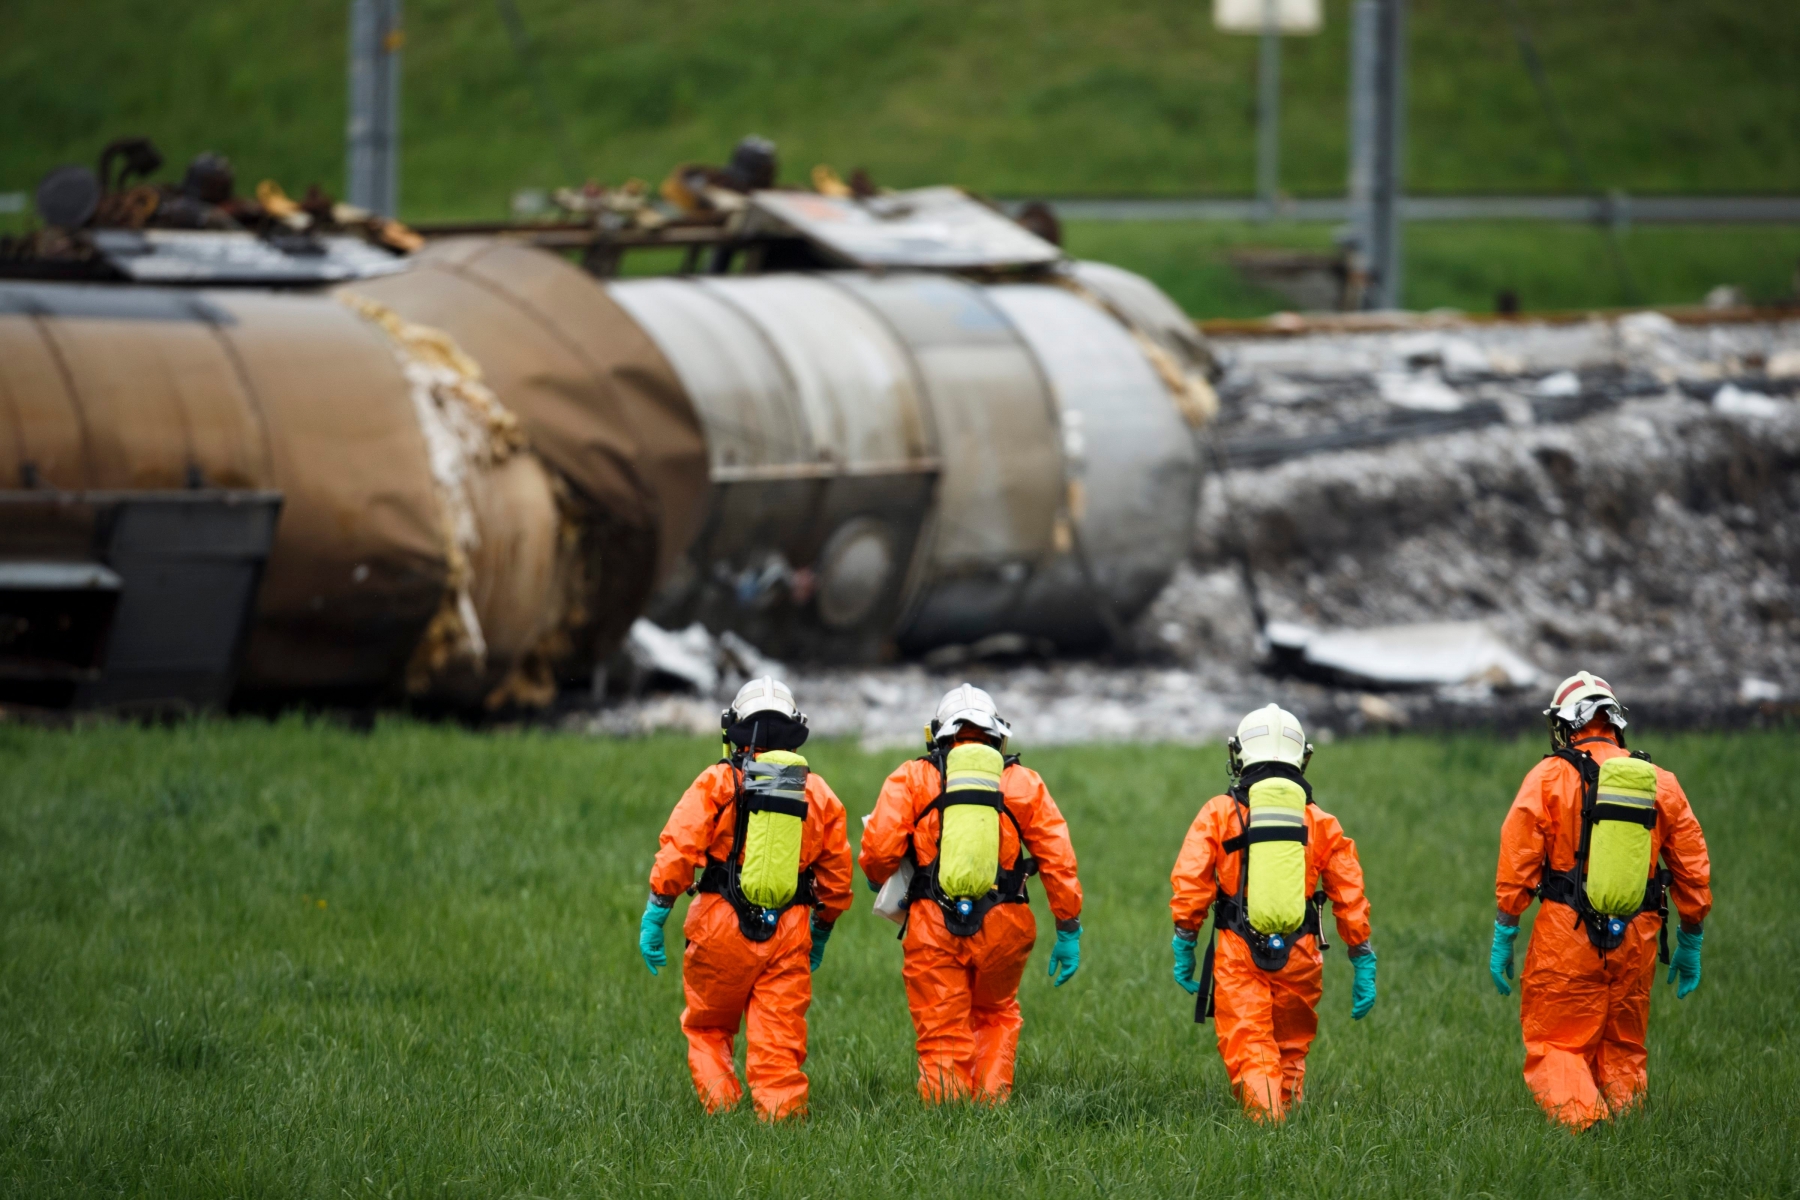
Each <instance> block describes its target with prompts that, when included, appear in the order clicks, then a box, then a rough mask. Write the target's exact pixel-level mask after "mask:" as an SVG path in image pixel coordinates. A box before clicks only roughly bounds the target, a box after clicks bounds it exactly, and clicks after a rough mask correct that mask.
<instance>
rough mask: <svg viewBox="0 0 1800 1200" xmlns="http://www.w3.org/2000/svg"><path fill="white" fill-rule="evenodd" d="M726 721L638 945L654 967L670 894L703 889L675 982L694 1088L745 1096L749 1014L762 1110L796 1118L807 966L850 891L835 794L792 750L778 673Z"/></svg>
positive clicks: (676, 827)
mask: <svg viewBox="0 0 1800 1200" xmlns="http://www.w3.org/2000/svg"><path fill="white" fill-rule="evenodd" d="M723 724H724V730H725V739H726V743H727V746H728V747H729V748H730V754H729V757H728V758H727V760H726V761H724V762H720V763H716V764H714V765H713V766H711V767H708V768H707V769H706V770H705V771H703V772H702V773H701V774H700V777H699V778H698V779H696V780H694V782H693V784H692V786H690V787H689V788H688V789H687V791H686V792H685V793H683V794H682V797H681V800H680V801H679V802H678V803H677V804H676V805H675V811H674V812H672V813H671V814H670V815H669V821H668V824H667V825H665V826H664V827H663V831H662V839H661V846H660V848H659V849H658V851H657V854H656V862H655V864H654V865H653V866H652V867H651V869H650V900H649V903H648V904H647V905H646V906H645V910H644V918H643V922H642V925H641V927H640V933H639V940H638V946H639V950H640V952H641V953H642V954H643V956H644V962H645V964H646V965H647V966H648V967H649V968H650V971H651V973H652V974H654V973H655V972H656V970H657V968H659V967H661V966H662V965H663V964H664V963H665V962H666V961H667V957H666V954H665V952H664V949H663V938H662V925H663V922H665V921H666V920H667V919H668V914H669V911H670V910H671V909H672V908H673V906H674V904H675V898H676V897H677V896H678V895H680V894H681V893H682V892H683V891H689V892H693V891H698V892H699V896H698V898H697V899H696V900H695V901H694V902H693V903H692V904H691V905H690V906H689V907H688V912H687V921H686V923H685V925H684V926H683V933H685V934H686V936H687V950H686V952H685V953H684V954H683V956H682V980H681V982H682V989H683V991H684V992H685V993H686V998H687V1006H686V1007H685V1008H683V1009H682V1011H681V1031H682V1033H684V1034H686V1035H687V1043H688V1070H689V1071H690V1072H691V1073H692V1075H693V1077H694V1090H695V1091H696V1092H697V1093H699V1096H700V1102H701V1104H703V1105H704V1106H705V1108H706V1110H707V1111H708V1112H710V1113H717V1112H723V1111H726V1110H728V1109H731V1108H733V1107H734V1106H736V1104H737V1103H738V1101H739V1100H741V1099H742V1098H743V1088H742V1086H741V1085H740V1084H739V1083H738V1078H737V1073H736V1072H735V1071H734V1070H733V1069H732V1062H731V1056H732V1048H733V1044H734V1043H735V1041H736V1039H737V1031H738V1024H739V1022H740V1021H741V1020H743V1018H744V1017H745V1014H746V1013H748V1026H749V1048H748V1050H747V1052H746V1054H745V1068H746V1070H745V1073H746V1074H747V1075H748V1076H749V1081H750V1095H751V1099H752V1101H753V1103H754V1104H755V1106H756V1112H757V1115H758V1116H759V1117H762V1118H763V1119H764V1120H777V1119H781V1118H784V1117H796V1116H804V1115H805V1113H806V1100H807V1081H806V1075H805V1073H804V1072H803V1071H802V1070H801V1067H802V1066H803V1065H804V1064H805V1062H806V1010H807V1006H808V1005H809V1004H810V1003H811V1002H812V975H811V972H812V971H816V970H817V969H818V968H819V964H820V961H821V960H822V958H823V956H824V952H825V942H826V939H827V938H829V937H830V936H831V930H832V925H833V922H835V921H836V920H837V919H838V917H839V916H841V915H843V913H844V912H845V911H847V910H848V909H849V907H850V900H851V887H852V878H853V877H852V873H851V856H850V843H849V840H848V839H847V838H846V836H845V833H844V825H845V821H844V806H843V804H842V802H840V801H839V800H838V798H837V796H836V795H834V794H833V793H832V790H831V788H830V787H828V786H827V785H826V783H825V781H824V780H823V779H821V778H820V777H819V776H818V775H817V774H814V773H813V772H811V771H810V770H809V769H808V768H807V766H806V760H805V759H803V758H801V757H800V756H799V755H798V754H796V753H794V752H795V751H797V750H798V749H799V748H800V746H801V745H802V744H803V743H804V742H805V741H806V717H805V715H804V714H803V713H801V712H800V711H799V709H798V708H796V707H795V705H794V698H793V695H792V693H791V692H789V690H788V688H787V687H786V685H784V684H781V683H778V682H777V681H775V680H774V679H772V678H768V677H764V678H762V679H753V680H751V681H750V682H749V683H747V684H745V685H744V687H743V688H742V690H740V691H739V692H738V694H737V698H736V700H734V701H733V702H732V706H731V708H730V709H728V710H726V712H725V714H724V719H723ZM696 871H698V872H700V875H699V881H698V883H697V884H696V883H695V872H696Z"/></svg>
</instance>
